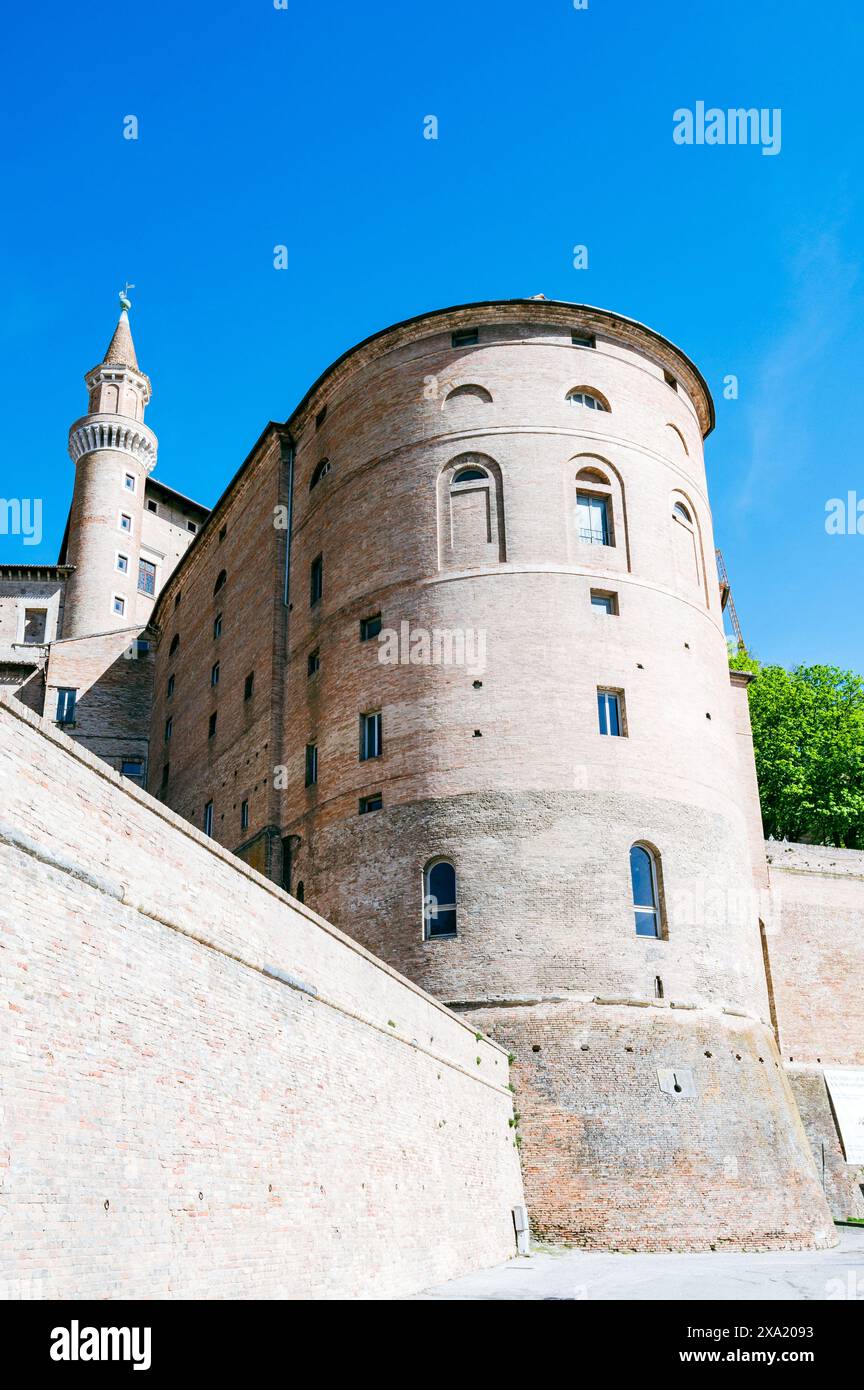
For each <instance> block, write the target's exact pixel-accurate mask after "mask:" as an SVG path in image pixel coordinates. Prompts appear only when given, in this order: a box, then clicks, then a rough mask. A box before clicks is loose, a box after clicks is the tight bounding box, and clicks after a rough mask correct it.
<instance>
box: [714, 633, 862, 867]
mask: <svg viewBox="0 0 864 1390" xmlns="http://www.w3.org/2000/svg"><path fill="white" fill-rule="evenodd" d="M729 662H730V665H731V666H732V667H733V668H734V669H736V670H749V671H751V672H752V673H753V675H754V676H755V679H754V680H753V681H751V683H750V687H749V697H750V721H751V724H752V726H753V745H754V749H755V753H756V775H757V777H758V779H759V796H760V800H761V803H762V821H763V825H764V827H765V834H766V835H773V836H774V837H775V839H788V840H798V841H801V842H803V843H805V844H817V845H839V846H841V847H846V848H848V849H864V680H862V678H861V677H860V676H857V675H855V674H854V672H852V671H841V670H840V669H839V667H837V666H797V667H795V669H794V670H792V671H787V670H785V669H784V668H783V667H782V666H762V665H760V663H759V662H758V660H757V659H756V658H755V657H752V656H749V654H748V653H746V652H744V653H741V652H730V655H729Z"/></svg>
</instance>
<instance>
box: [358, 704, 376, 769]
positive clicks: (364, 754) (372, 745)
mask: <svg viewBox="0 0 864 1390" xmlns="http://www.w3.org/2000/svg"><path fill="white" fill-rule="evenodd" d="M380 756H381V711H380V709H379V710H375V712H374V713H373V714H361V716H360V761H361V763H365V762H368V761H369V759H370V758H380Z"/></svg>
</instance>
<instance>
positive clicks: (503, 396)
mask: <svg viewBox="0 0 864 1390" xmlns="http://www.w3.org/2000/svg"><path fill="white" fill-rule="evenodd" d="M713 419H714V417H713V405H712V401H711V398H710V394H709V392H708V389H707V387H706V385H705V383H704V381H703V380H702V378H701V376H700V374H699V372H698V371H697V370H696V368H695V367H694V366H693V364H692V363H691V362H690V361H689V359H688V358H687V357H685V356H684V355H683V354H682V353H681V352H680V351H679V350H678V349H676V348H675V347H673V346H672V344H670V343H669V342H667V341H666V340H665V339H663V338H661V337H660V336H659V335H658V334H656V333H654V332H653V331H651V330H650V329H648V328H645V327H643V326H642V325H640V324H637V323H635V322H633V321H632V320H629V319H626V318H623V317H621V316H619V315H617V314H613V313H607V312H605V311H601V310H597V309H589V308H586V307H584V306H575V305H567V304H563V303H558V302H552V301H546V300H543V299H542V298H541V299H538V300H517V301H507V302H495V303H485V304H479V305H469V306H462V307H459V308H456V309H451V310H446V311H440V312H437V313H433V314H429V315H425V316H423V317H421V318H418V319H415V320H411V321H409V322H407V323H404V324H400V325H397V326H396V327H394V328H392V329H388V330H386V331H385V332H383V333H380V334H378V335H376V336H375V337H374V338H372V339H369V340H367V341H366V342H365V343H363V344H360V345H359V347H357V348H355V349H354V350H353V351H352V352H349V353H347V354H346V355H345V356H344V357H343V358H342V359H340V360H339V362H337V363H336V364H335V366H334V367H333V368H331V369H330V371H329V372H327V373H325V374H324V376H323V377H322V378H321V379H320V380H319V382H318V383H316V385H315V387H313V388H312V390H311V391H310V393H309V395H308V396H307V398H306V400H305V401H304V402H303V404H302V405H301V407H300V409H299V411H298V412H297V413H296V415H295V416H294V418H293V420H292V421H291V426H292V432H293V434H294V438H295V441H296V458H295V466H294V525H293V537H292V553H291V564H290V574H291V592H290V599H291V617H290V634H289V655H288V686H287V689H288V692H289V701H288V707H289V710H290V714H289V716H288V727H287V728H286V731H285V733H286V746H287V747H289V748H293V749H295V750H301V751H302V748H303V746H304V745H305V746H307V750H308V749H309V748H312V749H314V750H315V751H314V755H312V756H311V761H310V755H309V754H308V752H307V757H306V759H305V763H304V760H303V759H302V758H301V757H300V756H296V757H295V761H294V764H293V765H292V767H291V769H290V777H289V785H288V788H287V790H286V791H285V793H284V802H283V816H282V826H283V833H284V835H285V836H286V841H287V843H288V844H289V845H290V846H291V847H292V848H291V888H292V891H293V892H295V893H298V894H300V893H301V892H302V896H304V897H305V900H306V901H307V902H308V903H309V904H310V905H311V906H313V907H314V908H315V909H316V910H317V911H319V912H320V913H321V914H322V915H323V916H324V917H327V918H329V919H330V920H331V921H333V922H335V923H336V924H337V925H338V926H340V927H342V928H343V929H344V930H345V931H346V932H348V933H350V934H351V935H353V936H354V937H356V938H358V939H359V940H360V941H361V942H362V943H363V944H364V945H365V946H367V947H369V948H370V949H371V950H372V951H374V952H375V953H376V954H378V955H380V956H381V957H383V958H384V959H385V960H386V961H388V962H390V963H391V964H392V965H393V966H394V967H396V968H397V969H398V970H400V971H402V972H403V973H405V974H406V975H408V976H409V977H410V978H412V979H414V980H416V981H417V982H418V983H419V984H420V985H422V986H423V987H424V988H426V989H428V990H429V991H431V992H432V993H434V994H436V995H438V996H439V997H441V998H442V999H443V1000H445V1001H446V1002H448V1003H450V1004H452V1005H453V1006H454V1007H456V1008H458V1009H461V1010H466V1011H470V1015H471V1017H472V1019H476V1023H477V1028H478V1030H483V1031H485V1032H488V1033H490V1034H491V1035H492V1036H493V1037H495V1038H496V1039H498V1040H499V1041H501V1042H503V1043H505V1044H507V1045H508V1046H509V1047H510V1049H511V1051H512V1052H513V1054H514V1058H515V1061H514V1068H513V1075H514V1083H515V1086H516V1090H517V1106H518V1109H519V1112H520V1119H519V1125H518V1132H519V1140H520V1141H521V1146H522V1155H523V1163H524V1168H525V1181H526V1189H527V1195H528V1200H529V1205H530V1210H531V1215H532V1221H533V1224H534V1228H535V1231H537V1232H538V1233H539V1234H540V1235H542V1236H545V1237H547V1238H549V1239H558V1240H565V1241H573V1242H577V1243H584V1244H586V1245H596V1246H602V1247H606V1248H635V1249H651V1248H654V1249H663V1248H678V1249H694V1248H714V1247H717V1248H721V1247H738V1248H770V1247H786V1246H800V1245H812V1244H830V1243H833V1239H834V1237H833V1230H832V1227H831V1221H830V1217H829V1215H828V1211H827V1207H826V1205H825V1202H824V1198H823V1196H822V1193H821V1190H820V1187H819V1183H818V1181H817V1178H816V1173H815V1169H814V1166H813V1161H812V1158H811V1155H810V1152H809V1150H808V1147H807V1143H806V1139H805V1136H804V1133H803V1129H802V1126H801V1123H800V1119H799V1117H798V1114H797V1111H796V1109H795V1105H794V1101H793V1099H792V1096H791V1093H790V1091H789V1087H788V1083H787V1082H786V1080H785V1079H784V1076H783V1074H782V1071H781V1070H780V1067H779V1065H778V1062H779V1059H778V1056H777V1052H776V1048H775V1045H774V1040H773V1036H772V1033H771V1030H770V1026H769V1023H768V1019H769V1003H768V997H767V990H766V981H765V974H764V969H763V964H762V956H761V947H760V931H759V913H758V906H757V904H756V901H755V899H754V895H753V890H752V883H753V879H752V865H753V863H754V862H755V858H756V855H757V853H758V847H756V848H754V835H753V832H752V827H753V825H754V821H758V810H757V808H756V807H755V806H754V803H753V799H752V798H753V782H752V766H748V765H747V764H746V756H745V757H742V753H741V745H742V744H744V745H746V739H742V738H741V732H740V730H741V724H740V710H739V711H738V714H739V718H738V722H737V724H736V700H738V699H743V698H744V692H743V690H737V691H736V690H734V689H733V687H732V686H731V685H730V676H729V670H728V663H727V653H726V642H725V638H724V633H723V620H722V613H721V600H720V593H719V588H718V583H717V577H716V569H715V563H714V540H713V534H712V523H711V512H710V507H709V501H708V495H707V490H706V479H705V469H704V463H703V450H702V441H703V437H704V436H705V435H706V434H707V433H708V432H709V431H710V429H711V428H712V425H713ZM379 621H380V626H381V631H380V632H378V630H377V629H378V625H379ZM379 716H380V717H379ZM301 884H302V890H301V887H300V885H301Z"/></svg>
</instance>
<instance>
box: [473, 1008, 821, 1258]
mask: <svg viewBox="0 0 864 1390" xmlns="http://www.w3.org/2000/svg"><path fill="white" fill-rule="evenodd" d="M465 1017H466V1019H468V1020H469V1021H470V1022H472V1023H476V1024H477V1027H478V1028H480V1029H482V1030H484V1031H487V1032H489V1033H490V1034H492V1036H494V1037H495V1038H496V1039H497V1040H498V1041H499V1042H501V1043H503V1044H504V1045H505V1046H507V1047H508V1048H509V1049H510V1050H511V1051H512V1053H513V1054H514V1057H515V1061H514V1063H513V1067H512V1075H513V1082H514V1086H515V1092H516V1110H517V1115H518V1120H519V1123H518V1133H519V1137H520V1139H521V1141H522V1148H521V1153H522V1164H523V1175H524V1180H525V1193H526V1198H527V1201H528V1207H529V1210H530V1212H531V1222H532V1229H533V1230H534V1232H535V1233H536V1234H537V1235H538V1236H540V1237H541V1238H544V1239H546V1240H549V1241H554V1242H559V1241H560V1242H565V1243H570V1244H576V1245H582V1246H586V1247H590V1248H595V1249H602V1250H610V1249H611V1250H723V1249H733V1250H734V1249H739V1250H740V1249H744V1250H776V1249H796V1248H808V1247H814V1246H816V1247H820V1246H822V1247H824V1246H830V1245H834V1244H836V1237H835V1234H834V1230H833V1227H832V1223H831V1218H830V1215H829V1212H828V1209H827V1207H826V1205H825V1202H824V1200H823V1198H822V1194H821V1192H820V1185H819V1180H818V1176H817V1172H816V1170H815V1168H814V1165H813V1161H812V1158H811V1155H810V1151H809V1149H808V1145H807V1140H806V1137H805V1133H804V1130H803V1128H802V1124H801V1120H800V1118H799V1116H798V1113H797V1111H796V1109H795V1103H794V1100H793V1098H792V1093H791V1090H790V1086H789V1082H788V1079H787V1077H786V1075H785V1072H784V1070H783V1068H782V1066H781V1063H780V1058H779V1056H778V1054H777V1049H776V1047H775V1045H774V1041H773V1039H772V1037H771V1034H770V1032H769V1030H768V1029H767V1028H766V1027H765V1026H764V1024H762V1023H760V1022H759V1021H758V1020H756V1019H752V1018H741V1017H736V1016H734V1015H732V1014H728V1013H724V1012H722V1011H720V1010H719V1009H718V1010H713V1009H706V1008H695V1007H693V1006H690V1007H687V1006H684V1007H682V1006H677V1007H676V1004H675V1003H674V1002H673V1003H672V1004H671V1006H670V1004H669V1003H668V1002H655V1003H654V1004H649V1003H643V1002H642V1001H637V1000H631V1001H629V1002H625V1001H623V1000H619V1001H614V1000H608V1001H602V1000H600V999H595V1000H593V1001H592V1000H582V1001H579V1000H575V999H566V998H559V999H558V1000H557V1001H549V1002H543V1003H535V1004H531V1003H529V1002H527V1001H526V1002H525V1003H524V1004H522V1005H519V1006H515V1005H513V1006H506V1007H503V1006H502V1007H498V1008H486V1009H479V1010H474V1009H472V1010H471V1011H470V1012H467V1013H466V1014H465ZM672 1073H674V1075H675V1076H676V1077H677V1078H678V1084H679V1085H680V1086H681V1090H680V1091H676V1090H675V1088H674V1086H675V1083H674V1082H672V1083H671V1085H669V1086H667V1089H665V1090H664V1089H663V1088H662V1086H661V1080H662V1079H663V1078H664V1077H670V1074H672Z"/></svg>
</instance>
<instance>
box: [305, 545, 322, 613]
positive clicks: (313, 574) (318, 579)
mask: <svg viewBox="0 0 864 1390" xmlns="http://www.w3.org/2000/svg"><path fill="white" fill-rule="evenodd" d="M323 593H324V556H323V555H316V556H315V559H314V560H313V561H312V564H311V565H310V567H309V602H310V604H315V603H318V601H319V599H320V598H321V597H322V595H323Z"/></svg>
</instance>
